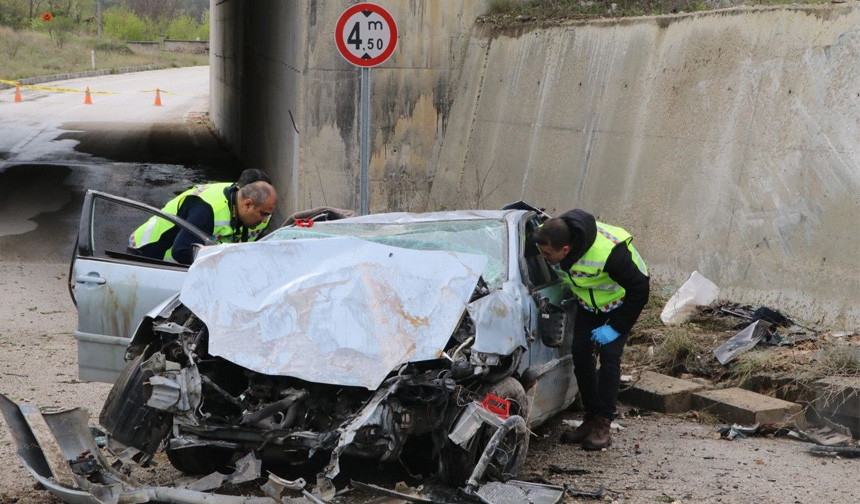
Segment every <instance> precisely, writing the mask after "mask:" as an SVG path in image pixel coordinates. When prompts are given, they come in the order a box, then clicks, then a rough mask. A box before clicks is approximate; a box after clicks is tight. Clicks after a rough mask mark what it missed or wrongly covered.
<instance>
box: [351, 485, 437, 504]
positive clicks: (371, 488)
mask: <svg viewBox="0 0 860 504" xmlns="http://www.w3.org/2000/svg"><path fill="white" fill-rule="evenodd" d="M350 483H351V484H352V486H354V487H356V488H360V489H362V490H366V491H368V492H372V493H374V494H377V495H383V496H386V497H395V498H398V499H402V500H405V501H407V502H421V503H426V504H444V503H441V502H440V501H436V500H432V499H429V498H427V497H425V496H423V495H414V494H413V495H410V494H407V493H404V492H402V491H397V490H389V489H388V488H382V487H379V486H376V485H371V484H370V483H362V482H361V481H355V480H352V481H351V482H350ZM410 490H411V489H410Z"/></svg>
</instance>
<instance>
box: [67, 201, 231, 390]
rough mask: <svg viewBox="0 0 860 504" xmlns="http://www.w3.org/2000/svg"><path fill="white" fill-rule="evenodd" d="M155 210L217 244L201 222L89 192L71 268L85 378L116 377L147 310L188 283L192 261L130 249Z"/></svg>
mask: <svg viewBox="0 0 860 504" xmlns="http://www.w3.org/2000/svg"><path fill="white" fill-rule="evenodd" d="M153 215H157V216H159V217H162V218H164V219H167V220H170V221H171V222H173V223H175V224H176V225H178V226H181V227H183V228H186V229H188V230H189V231H190V232H192V233H194V234H195V235H197V236H198V237H200V239H201V240H202V241H203V242H204V243H205V244H214V242H212V240H211V238H210V237H209V236H207V235H206V234H205V233H203V232H202V231H200V230H199V229H197V228H196V227H194V226H192V225H191V224H189V223H187V222H185V221H184V220H182V219H180V218H178V217H176V216H173V215H168V214H165V213H164V212H162V211H160V210H158V209H157V208H153V207H151V206H149V205H145V204H143V203H138V202H136V201H132V200H129V199H126V198H122V197H119V196H113V195H110V194H107V193H102V192H99V191H93V190H90V191H88V192H87V194H86V196H85V197H84V204H83V209H82V211H81V220H80V227H79V229H78V238H77V242H76V244H75V251H74V255H73V257H72V263H71V265H70V269H69V291H70V293H71V295H72V300H73V301H74V303H75V305H76V307H77V312H78V327H77V330H76V331H75V333H74V336H75V339H76V340H77V342H78V374H79V377H80V379H81V380H85V381H102V382H109V383H112V382H113V381H114V380H115V379H116V377H117V376H119V374H120V373H121V372H122V370H123V369H124V368H125V360H124V355H125V349H126V346H127V345H128V342H129V340H130V338H131V336H132V335H133V334H134V331H135V329H136V328H137V325H138V324H139V323H140V321H141V319H142V318H143V316H144V315H145V314H146V313H147V312H149V311H150V310H151V309H153V308H154V307H156V306H157V305H158V304H159V303H161V302H162V301H164V300H165V299H166V298H168V297H169V296H172V295H173V294H175V293H176V292H178V291H179V290H180V288H181V287H182V282H183V280H184V277H185V273H186V271H187V269H188V267H187V266H184V265H181V264H177V263H174V262H167V261H161V260H156V259H149V258H145V257H141V256H136V255H132V254H129V253H128V251H127V247H128V241H129V240H128V237H129V235H130V234H131V233H132V232H133V231H134V230H135V229H136V228H137V227H138V226H140V225H141V224H142V223H144V222H146V220H147V219H149V218H150V217H151V216H153Z"/></svg>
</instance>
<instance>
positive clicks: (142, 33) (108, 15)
mask: <svg viewBox="0 0 860 504" xmlns="http://www.w3.org/2000/svg"><path fill="white" fill-rule="evenodd" d="M102 25H103V30H104V34H105V35H107V36H108V37H112V38H115V39H118V40H124V41H147V40H156V39H157V38H158V29H157V28H156V26H155V23H154V22H153V21H152V20H150V19H149V18H144V19H141V18H139V17H137V15H135V14H134V13H133V12H131V11H130V10H128V9H126V8H125V7H119V6H114V7H111V8H109V9H107V10H105V11H104V12H103V13H102Z"/></svg>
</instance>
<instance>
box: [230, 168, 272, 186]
mask: <svg viewBox="0 0 860 504" xmlns="http://www.w3.org/2000/svg"><path fill="white" fill-rule="evenodd" d="M254 182H265V183H267V184H271V183H272V180H271V179H270V178H269V176H268V175H266V172H264V171H263V170H258V169H256V168H248V169H247V170H243V171H242V174H241V175H239V180H237V181H236V185H237V186H239V187H245V186H246V185H248V184H253V183H254Z"/></svg>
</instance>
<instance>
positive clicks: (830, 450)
mask: <svg viewBox="0 0 860 504" xmlns="http://www.w3.org/2000/svg"><path fill="white" fill-rule="evenodd" d="M809 453H811V454H813V455H816V456H819V457H821V456H838V457H847V458H857V457H860V447H858V446H813V447H811V448H809Z"/></svg>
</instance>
